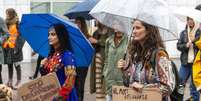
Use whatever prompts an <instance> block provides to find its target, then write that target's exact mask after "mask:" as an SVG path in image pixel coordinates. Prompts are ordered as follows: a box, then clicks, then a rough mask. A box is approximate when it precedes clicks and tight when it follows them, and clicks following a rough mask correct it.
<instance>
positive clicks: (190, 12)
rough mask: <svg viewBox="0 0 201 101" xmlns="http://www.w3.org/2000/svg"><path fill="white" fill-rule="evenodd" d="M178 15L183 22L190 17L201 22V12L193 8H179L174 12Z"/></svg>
mask: <svg viewBox="0 0 201 101" xmlns="http://www.w3.org/2000/svg"><path fill="white" fill-rule="evenodd" d="M174 13H175V14H176V15H179V16H178V17H179V18H181V20H186V17H190V18H192V19H194V20H195V21H197V22H201V11H200V10H197V9H194V8H191V7H178V8H176V9H175V10H174Z"/></svg>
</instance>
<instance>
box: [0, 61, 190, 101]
mask: <svg viewBox="0 0 201 101" xmlns="http://www.w3.org/2000/svg"><path fill="white" fill-rule="evenodd" d="M175 61H176V64H177V65H178V66H177V67H179V64H180V63H179V61H178V60H175ZM35 65H36V63H35V62H32V63H22V82H21V84H23V83H26V82H29V81H30V80H29V79H28V77H29V76H31V75H33V73H34V71H35ZM2 76H3V82H4V84H6V83H7V81H8V70H7V66H5V65H4V66H3V70H2ZM15 82H16V72H15V69H14V81H13V84H15ZM187 87H188V86H187ZM188 93H189V89H188V88H186V92H185V94H186V96H185V98H188V97H189V94H188ZM13 101H20V100H19V98H17V93H16V91H14V98H13ZM84 101H96V100H95V94H90V93H89V75H88V76H87V80H86V84H85V98H84Z"/></svg>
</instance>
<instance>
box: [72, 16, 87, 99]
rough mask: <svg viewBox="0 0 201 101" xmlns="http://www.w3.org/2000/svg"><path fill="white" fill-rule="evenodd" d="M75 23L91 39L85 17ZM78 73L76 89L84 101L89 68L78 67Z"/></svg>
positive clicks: (78, 18)
mask: <svg viewBox="0 0 201 101" xmlns="http://www.w3.org/2000/svg"><path fill="white" fill-rule="evenodd" d="M75 23H76V24H77V26H78V27H79V28H80V30H81V31H82V33H83V34H84V35H85V37H86V38H87V39H88V38H89V37H91V36H90V35H89V33H88V28H87V24H86V22H85V19H84V18H83V17H77V18H76V19H75ZM76 72H77V76H76V81H75V87H76V89H77V94H78V97H79V101H83V99H84V85H85V80H86V77H87V73H88V66H83V67H77V68H76Z"/></svg>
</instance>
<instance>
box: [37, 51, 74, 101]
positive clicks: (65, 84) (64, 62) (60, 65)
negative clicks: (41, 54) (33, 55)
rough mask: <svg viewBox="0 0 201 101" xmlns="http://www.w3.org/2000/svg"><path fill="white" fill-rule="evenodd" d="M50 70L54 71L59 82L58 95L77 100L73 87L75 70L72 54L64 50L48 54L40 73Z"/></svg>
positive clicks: (71, 100)
mask: <svg viewBox="0 0 201 101" xmlns="http://www.w3.org/2000/svg"><path fill="white" fill-rule="evenodd" d="M51 72H56V74H57V77H58V80H59V82H60V85H61V89H60V91H59V95H60V96H62V97H64V98H65V99H66V101H78V97H77V94H76V89H75V87H74V82H75V76H76V71H75V59H74V56H73V54H72V53H71V52H70V51H65V52H63V53H59V52H55V53H54V54H53V55H51V56H49V57H48V58H47V62H46V63H45V65H44V70H42V71H41V73H42V75H44V74H47V73H51Z"/></svg>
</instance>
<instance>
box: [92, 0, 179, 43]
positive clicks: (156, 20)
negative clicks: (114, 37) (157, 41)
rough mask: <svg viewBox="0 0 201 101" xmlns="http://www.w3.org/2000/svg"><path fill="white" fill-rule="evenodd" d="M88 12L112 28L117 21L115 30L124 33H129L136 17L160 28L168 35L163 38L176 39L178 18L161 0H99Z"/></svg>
mask: <svg viewBox="0 0 201 101" xmlns="http://www.w3.org/2000/svg"><path fill="white" fill-rule="evenodd" d="M90 14H91V15H92V16H93V17H94V18H96V19H97V20H99V21H100V22H101V23H103V24H105V25H106V26H109V27H112V28H115V26H114V25H115V24H116V23H118V24H119V25H121V27H118V29H117V30H119V31H122V32H124V33H128V34H130V33H131V31H132V21H133V19H138V20H141V21H144V22H146V23H149V24H151V25H154V26H157V27H159V28H160V29H162V30H163V33H161V34H166V36H168V37H166V36H165V37H166V38H163V40H171V39H177V34H176V33H177V21H178V20H177V19H176V17H174V15H173V14H172V13H171V12H170V9H169V7H168V5H167V4H166V2H164V1H163V0H101V1H100V2H99V3H98V4H97V5H96V6H95V7H94V8H93V9H92V10H91V12H90ZM169 32H172V33H171V34H170V33H169ZM167 33H168V34H167Z"/></svg>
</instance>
